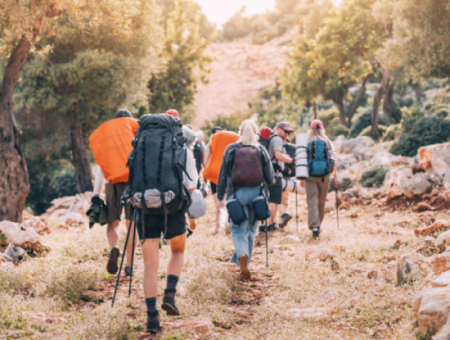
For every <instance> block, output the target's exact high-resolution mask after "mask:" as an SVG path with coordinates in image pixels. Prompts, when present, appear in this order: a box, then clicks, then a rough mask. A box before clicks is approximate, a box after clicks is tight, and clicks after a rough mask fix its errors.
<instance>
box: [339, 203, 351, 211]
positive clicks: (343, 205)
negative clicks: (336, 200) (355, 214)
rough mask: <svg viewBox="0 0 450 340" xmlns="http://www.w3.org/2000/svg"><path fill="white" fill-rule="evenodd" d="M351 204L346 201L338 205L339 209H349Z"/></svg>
mask: <svg viewBox="0 0 450 340" xmlns="http://www.w3.org/2000/svg"><path fill="white" fill-rule="evenodd" d="M351 207H352V206H351V205H350V203H348V202H344V203H342V204H341V205H340V206H339V210H349V209H350V208H351Z"/></svg>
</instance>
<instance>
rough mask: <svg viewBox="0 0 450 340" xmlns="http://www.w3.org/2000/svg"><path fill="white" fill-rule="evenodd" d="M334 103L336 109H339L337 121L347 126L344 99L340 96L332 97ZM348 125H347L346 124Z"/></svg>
mask: <svg viewBox="0 0 450 340" xmlns="http://www.w3.org/2000/svg"><path fill="white" fill-rule="evenodd" d="M333 103H334V105H336V107H337V109H338V111H339V122H340V123H341V124H342V125H344V126H347V119H346V117H345V106H344V100H343V99H341V98H337V99H333ZM347 127H348V126H347Z"/></svg>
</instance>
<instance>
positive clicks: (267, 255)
mask: <svg viewBox="0 0 450 340" xmlns="http://www.w3.org/2000/svg"><path fill="white" fill-rule="evenodd" d="M265 228H266V268H269V236H268V234H267V233H268V230H267V220H266V223H265Z"/></svg>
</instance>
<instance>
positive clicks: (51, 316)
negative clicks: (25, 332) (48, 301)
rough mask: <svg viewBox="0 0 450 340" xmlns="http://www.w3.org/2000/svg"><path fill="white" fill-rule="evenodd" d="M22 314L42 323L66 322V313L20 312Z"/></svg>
mask: <svg viewBox="0 0 450 340" xmlns="http://www.w3.org/2000/svg"><path fill="white" fill-rule="evenodd" d="M22 315H23V316H24V317H25V318H27V319H31V320H33V321H38V322H44V323H54V324H56V323H65V322H67V314H66V313H35V312H22Z"/></svg>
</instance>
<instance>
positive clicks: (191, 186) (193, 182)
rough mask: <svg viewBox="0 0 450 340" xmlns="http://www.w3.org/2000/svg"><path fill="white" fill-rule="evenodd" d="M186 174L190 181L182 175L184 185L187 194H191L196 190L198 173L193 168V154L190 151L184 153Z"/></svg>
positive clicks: (194, 167)
mask: <svg viewBox="0 0 450 340" xmlns="http://www.w3.org/2000/svg"><path fill="white" fill-rule="evenodd" d="M186 172H187V173H188V175H189V177H190V178H191V179H189V177H188V176H186V174H184V185H185V186H186V188H187V189H188V190H189V192H193V191H194V190H195V189H196V188H197V182H198V173H197V168H196V166H195V159H194V154H193V153H192V151H191V150H187V151H186Z"/></svg>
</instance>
